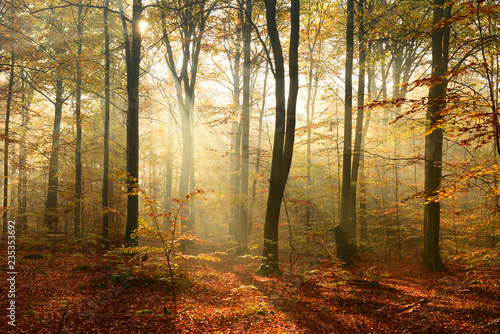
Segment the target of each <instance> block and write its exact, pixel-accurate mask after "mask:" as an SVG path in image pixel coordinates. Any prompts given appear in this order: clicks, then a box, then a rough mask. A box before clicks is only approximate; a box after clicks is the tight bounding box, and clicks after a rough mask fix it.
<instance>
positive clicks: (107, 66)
mask: <svg viewBox="0 0 500 334" xmlns="http://www.w3.org/2000/svg"><path fill="white" fill-rule="evenodd" d="M108 14H109V0H106V2H105V4H104V59H105V60H104V71H105V73H104V170H103V175H102V208H103V210H104V212H103V217H102V239H103V245H104V249H109V202H108V195H109V108H110V104H111V95H110V87H109V85H110V70H111V60H110V54H109V20H108Z"/></svg>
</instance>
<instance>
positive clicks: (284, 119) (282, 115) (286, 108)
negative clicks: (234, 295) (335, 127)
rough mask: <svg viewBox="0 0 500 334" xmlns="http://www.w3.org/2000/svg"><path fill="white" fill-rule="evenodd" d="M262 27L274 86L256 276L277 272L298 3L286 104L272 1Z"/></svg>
mask: <svg viewBox="0 0 500 334" xmlns="http://www.w3.org/2000/svg"><path fill="white" fill-rule="evenodd" d="M264 3H265V6H266V23H267V29H268V35H269V40H270V43H271V47H272V51H273V56H274V66H271V69H272V71H273V74H274V80H275V83H276V88H275V89H276V91H275V98H276V105H275V106H276V124H275V129H274V145H273V155H272V161H271V178H270V180H269V195H268V200H267V208H266V218H265V222H264V247H263V251H262V263H261V265H260V267H259V269H258V270H257V272H258V273H260V274H269V273H273V272H279V271H280V269H279V264H278V255H279V252H278V250H279V249H278V223H279V218H280V211H281V201H282V199H283V192H284V190H285V186H286V182H287V179H288V174H289V173H290V166H291V164H292V156H293V144H294V139H295V114H296V108H297V95H298V90H299V77H298V72H299V66H298V48H299V30H300V26H299V24H300V0H292V1H291V7H290V23H291V25H290V46H289V53H288V57H289V59H288V67H289V68H288V70H289V71H288V72H289V88H288V102H286V94H285V60H284V57H283V51H282V47H281V41H280V37H279V33H278V29H277V25H276V0H265V2H264ZM269 62H270V63H271V64H272V61H271V60H270V59H269Z"/></svg>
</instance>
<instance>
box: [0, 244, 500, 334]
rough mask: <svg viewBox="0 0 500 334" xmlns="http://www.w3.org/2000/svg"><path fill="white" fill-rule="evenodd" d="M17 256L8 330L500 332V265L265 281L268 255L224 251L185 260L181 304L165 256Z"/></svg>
mask: <svg viewBox="0 0 500 334" xmlns="http://www.w3.org/2000/svg"><path fill="white" fill-rule="evenodd" d="M35 253H36V254H39V255H43V258H30V257H37V256H33V254H35ZM29 254H32V255H31V256H28V255H29ZM16 255H17V263H16V269H17V272H18V273H17V276H16V289H17V291H16V298H15V301H16V327H15V328H12V326H9V325H8V324H7V321H8V319H7V317H6V314H4V315H2V316H1V319H2V321H1V323H0V332H2V333H7V332H13V333H14V332H15V333H119V334H124V333H259V334H260V333H499V332H500V268H499V267H492V266H467V265H464V264H454V263H446V265H447V267H448V269H449V271H447V272H444V273H435V272H426V271H425V270H424V269H423V268H422V266H421V265H420V264H419V263H418V262H417V261H410V260H402V261H400V260H394V259H391V260H389V261H387V262H385V261H382V260H377V259H358V260H357V261H356V266H355V267H351V268H345V269H342V268H340V267H338V266H334V265H332V264H331V263H330V262H329V261H328V260H323V261H310V262H309V263H308V264H306V262H304V263H303V265H302V267H301V268H299V266H298V265H297V266H296V268H297V269H294V270H292V271H287V270H286V269H287V266H286V265H285V264H283V269H284V271H285V272H284V274H283V275H275V276H271V277H261V276H258V275H256V274H255V270H256V268H257V267H258V264H259V260H258V259H256V258H252V257H238V256H235V255H225V254H220V255H218V257H219V258H220V259H221V260H222V261H219V262H207V261H202V260H196V259H184V260H182V261H180V263H179V267H178V268H177V269H176V272H177V273H178V276H177V283H176V297H177V302H176V305H174V303H173V300H172V288H171V285H170V284H169V278H168V275H167V274H166V273H167V269H166V267H165V263H164V262H163V261H162V260H161V259H160V258H155V257H154V256H151V255H150V256H149V259H148V260H147V261H140V260H139V259H130V257H128V256H125V255H115V256H110V255H107V256H103V253H99V252H97V253H93V252H77V251H70V250H66V251H59V252H54V253H53V252H49V251H35V250H30V251H28V250H26V251H20V252H18V253H17V254H16ZM38 257H40V256H38ZM2 260H5V259H2ZM3 263H4V261H2V267H1V269H2V272H4V273H6V272H7V268H6V266H5V265H4V264H3ZM2 276H3V277H5V275H2ZM2 281H3V282H2V284H1V285H0V296H1V297H0V300H2V303H1V304H2V310H3V312H5V313H6V312H7V311H6V307H7V305H8V304H7V303H8V301H7V293H8V291H7V289H8V288H7V284H6V281H5V279H3V280H2Z"/></svg>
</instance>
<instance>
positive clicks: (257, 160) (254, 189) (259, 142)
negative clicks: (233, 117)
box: [248, 62, 269, 233]
mask: <svg viewBox="0 0 500 334" xmlns="http://www.w3.org/2000/svg"><path fill="white" fill-rule="evenodd" d="M268 72H269V64H268V63H267V62H266V72H265V73H266V74H265V76H264V87H263V89H262V105H261V107H260V111H259V132H258V139H257V156H256V158H255V180H254V181H253V184H252V204H251V205H250V211H249V213H250V217H249V221H248V233H250V232H251V231H252V227H253V223H252V222H253V219H252V217H253V216H252V212H253V208H254V205H255V194H256V192H257V178H258V177H259V172H260V156H261V148H262V121H263V119H264V110H265V107H266V91H267V75H268Z"/></svg>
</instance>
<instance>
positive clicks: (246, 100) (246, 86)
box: [237, 0, 252, 253]
mask: <svg viewBox="0 0 500 334" xmlns="http://www.w3.org/2000/svg"><path fill="white" fill-rule="evenodd" d="M244 11H245V14H246V15H245V23H244V25H243V39H244V42H243V104H242V108H241V123H242V124H241V125H242V137H241V188H240V190H241V210H240V219H239V226H238V231H237V241H238V244H239V247H238V248H239V252H240V253H248V245H247V242H248V237H247V229H248V178H249V154H250V152H249V140H250V70H251V40H252V26H251V20H252V1H251V0H246V1H245V10H244Z"/></svg>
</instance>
